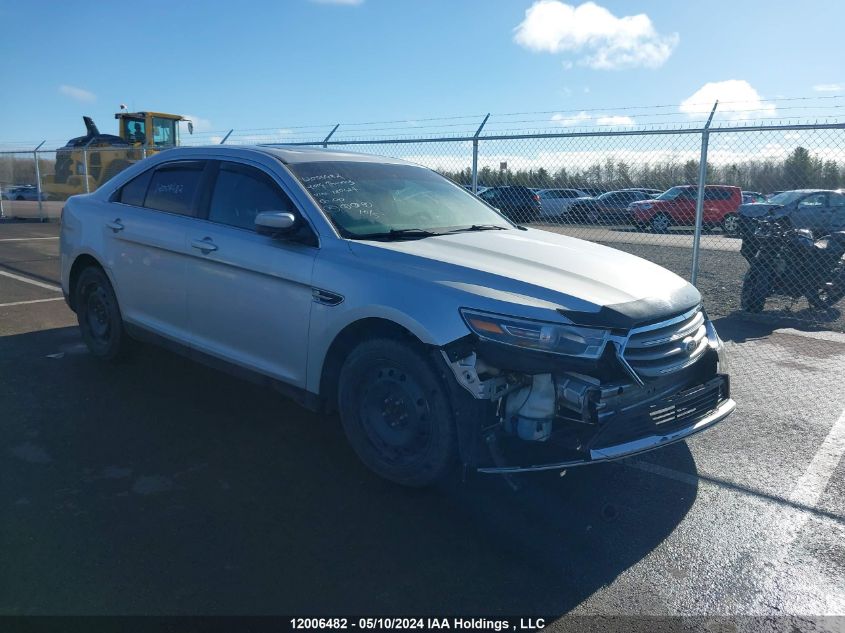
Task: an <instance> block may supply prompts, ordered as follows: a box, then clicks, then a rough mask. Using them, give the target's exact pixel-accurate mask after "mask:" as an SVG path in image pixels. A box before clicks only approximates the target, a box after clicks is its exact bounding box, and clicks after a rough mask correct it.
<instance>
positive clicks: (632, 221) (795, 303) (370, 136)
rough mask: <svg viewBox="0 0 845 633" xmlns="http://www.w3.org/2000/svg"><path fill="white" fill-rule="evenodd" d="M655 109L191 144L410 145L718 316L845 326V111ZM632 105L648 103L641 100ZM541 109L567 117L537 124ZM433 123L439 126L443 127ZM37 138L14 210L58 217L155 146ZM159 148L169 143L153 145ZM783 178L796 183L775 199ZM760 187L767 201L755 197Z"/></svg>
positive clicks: (19, 163)
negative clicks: (768, 243) (703, 115)
mask: <svg viewBox="0 0 845 633" xmlns="http://www.w3.org/2000/svg"><path fill="white" fill-rule="evenodd" d="M819 99H824V101H822V103H824V104H828V106H829V107H827V109H820V110H818V111H819V112H826V113H828V114H830V113H833V112H836V113H838V112H841V106H842V103H841V101H840V100H838V99H836V98H833V97H823V98H819ZM778 103H779V104H780V108H779V111H780V112H781V113H787V112H788V113H793V112H799V111H800V110H801V108H802V107H803V106H800V105H798V104H800V103H803V102H801V101H798V100H781V101H779V102H778ZM790 104H792V105H790ZM735 105H736V104H735ZM669 107H670V106H666V109H667V110H668V108H669ZM656 108H658V106H652V110H651V111H650V112H646V113H644V114H637V116H636V119H637V120H638V121H635V124H634V125H630V124H627V123H624V124H623V122H622V120H621V119H616V120H615V121H612V122H611V121H608V122H607V123H615V124H608V125H598V124H597V123H598V117H596V116H595V112H598V110H596V111H593V113H592V114H591V115H590V116H591V119H590V125H582V126H578V125H576V124H575V123H577V122H573V123H572V124H571V125H570V122H569V121H567V122H566V124H561V123H560V121H559V120H552V118H551V117H554V116H555V115H556V114H561V116H565V115H567V114H571V113H572V112H582V110H576V111H566V110H557V111H545V112H535V113H530V112H529V113H501V114H498V115H490V116H489V118H485V117H486V115H484V116H478V115H460V116H454V117H426V118H424V119H419V120H418V121H417V123H416V124H415V126H413V127H412V129H411V131H410V132H408V133H402V134H400V133H397V134H390V135H388V134H386V133H388V132H397V131H403V130H404V131H407V129H408V128H404V127H402V126H401V125H397V124H401V123H405V122H406V121H404V120H393V121H382V122H359V123H350V124H346V128H345V129H344V126H339V125H338V124H331V125H328V124H327V125H302V126H280V127H271V128H249V129H244V130H237V131H236V130H220V131H217V132H215V131H203V132H201V133H198V134H196V135H194V136H193V137H188V138H186V139H185V140H186V141H189V143H190V144H191V145H194V144H201V143H206V144H218V143H220V142H224V141H225V143H226V144H273V143H282V144H293V145H311V146H327V147H331V148H333V149H337V150H349V151H358V152H361V151H363V152H369V153H374V154H383V155H388V156H392V157H395V158H400V159H404V160H408V161H410V162H413V163H417V164H420V165H423V166H426V167H429V168H432V169H435V170H437V171H439V172H440V173H442V174H443V175H445V176H447V177H448V178H450V179H452V180H453V181H454V182H456V183H458V184H460V185H461V186H464V187H466V188H468V189H472V188H473V185H474V186H475V187H477V188H478V193H479V195H480V196H481V197H482V198H483V199H485V200H486V202H488V203H489V204H491V205H492V206H495V207H497V208H500V209H501V210H502V212H503V213H505V214H506V215H511V216H512V217H513V218H514V219H515V220H516V221H519V222H523V223H526V224H531V225H533V226H535V227H538V228H542V229H543V230H547V231H553V232H558V233H563V234H566V235H570V236H573V237H580V238H583V239H589V240H592V241H596V242H600V243H603V244H607V245H609V246H612V247H614V248H617V249H621V250H626V251H628V252H631V253H634V254H637V255H639V256H641V257H645V258H647V259H650V260H652V261H655V262H656V263H658V264H660V265H662V266H665V267H667V268H669V269H671V270H674V271H675V272H677V273H678V274H680V275H682V276H684V277H686V278H694V279H695V281H696V283H697V285H698V287H699V289H700V290H701V292H702V294H703V295H704V298H705V303H706V305H707V306H708V310H709V311H710V313H711V314H712V315H714V316H722V315H729V314H732V313H733V312H735V311H744V312H745V313H746V314H747V313H757V314H759V313H763V314H769V315H772V314H774V315H776V316H778V317H779V318H784V317H786V318H789V319H792V320H793V321H794V322H796V323H798V324H802V325H803V326H819V327H825V328H828V329H838V330H843V331H845V318H843V316H842V311H843V309H845V305H843V302H842V298H841V297H840V298H837V297H836V293H837V292H839V290H838V287H834V286H831V285H830V284H831V283H832V281H831V280H835V279H837V277H836V275H838V274H841V275H842V279H843V281H842V283H843V284H845V272H842V271H841V269H842V266H843V263H842V262H841V261H840V260H841V258H840V260H837V261H839V263H836V261H833V260H832V259H826V257H828V255H830V254H832V253H835V252H836V250H835V249H836V246H835V244H834V242H835V239H834V238H825V235H833V234H835V233H836V231H837V230H838V229H840V228H841V229H845V193H843V191H842V189H843V188H845V121H843V120H842V118H841V116H839V117H836V116H832V117H827V118H826V120H824V121H821V122H819V121H817V120H813V119H811V120H807V119H805V118H801V117H786V118H785V117H776V116H773V117H768V116H759V117H757V120H750V119H748V118H744V117H745V116H746V115H748V114H750V113H751V111H750V110H748V109H745V110H744V109H739V110H734V111H732V112H729V113H728V115H727V117H723V118H722V119H718V118H717V119H716V120H715V121H716V122H715V123H714V124H712V126H711V127H709V129H708V128H707V127H706V124H705V123H706V122H705V121H703V120H697V119H690V120H684V121H681V122H679V121H676V120H666V119H661V118H660V117H659V116H658V114H659V112H656ZM608 111H609V109H602V110H601V112H602V113H606V112H608ZM624 111H625V112H628V113H638V112H639V111H638V110H636V108H635V107H631V108H629V109H627V110H624ZM805 111H806V110H805ZM583 112H587V111H583ZM616 112H617V113H619V112H623V110H622V109H616ZM755 112H756V110H755ZM541 115H542V118H541ZM672 116H673V117H675V116H677V114H673V115H672ZM496 117H498V120H497V119H496ZM731 117H737V118H731ZM631 118H632V120H633V118H634V117H633V116H632V117H631ZM482 121H483V123H482ZM644 121H648V124H647V125H644V124H643V122H644ZM541 122H542V123H545V122H549V123H551V124H554V125H552V126H551V127H549V128H548V129H544V130H530V129H526V128H525V127H524V126H527V125H529V124H531V123H541ZM428 125H431V126H437V127H438V129H437V130H436V131H433V132H432V131H430V130H431V129H433V128H429V127H427V126H428ZM508 126H511V127H508ZM35 145H37V144H33V146H32V147H29V148H26V149H25V150H23V151H21V150H15V151H10V150H5V151H4V152H2V153H0V217H10V216H14V215H19V216H21V215H22V216H26V215H27V214H28V215H29V216H30V217H37V218H42V219H49V218H54V217H56V216H58V213H59V212H60V209H61V205H62V204H63V202H64V200H65V199H66V198H67V197H68V196H69V195H72V194H74V193H84V192H86V191H93V190H95V189H96V188H97V187H99V186H101V185H102V184H103V183H104V182H107V181H108V179H109V178H111V177H112V176H113V175H114V174H115V173H118V172H119V171H120V170H121V169H122V168H125V167H126V166H129V165H131V164H134V163H135V162H137V161H138V160H141V159H142V158H143V155H144V153H145V152H146V151H147V150H144V151H143V152H142V151H141V150H140V149H139V148H134V147H130V148H125V147H124V148H91V149H90V150H84V151H81V150H79V149H69V148H61V147H55V146H54V147H50V143H48V142H45V143H43V144H42V148H41V149H39V150H38V151H37V152H36V151H33V150H34V147H35ZM46 148H49V149H46ZM158 149H166V148H151V149H150V151H151V152H152V151H158ZM702 154H703V155H704V168H703V169H702ZM27 185H29V186H27ZM485 188H490V189H489V191H490V192H491V193H487V192H486V191H484V189H485ZM801 190H814V191H801ZM781 191H785V192H787V193H788V194H789V195H788V196H787V198H784V199H778V198H775V199H774V200H775V201H776V202H775V203H770V202H768V201H767V200H766V198H765V196H767V195H771V194H777V192H781ZM789 192H792V193H789ZM795 192H798V193H795ZM790 196H791V198H790ZM744 197H745V198H746V199H744ZM754 201H757V202H758V204H759V205H760V206H758V207H754V206H753V204H751V205H749V204H748V203H751V202H754ZM743 202H745V203H746V204H745V205H743ZM782 202H783V204H781V203H782ZM840 203H841V204H840ZM777 209H787V210H788V211H789V213H788V214H787V213H786V211H784V212H779V213H781V215H789V214H791V220H790V221H792V222H793V224H794V226H793V227H792V228H793V229H794V231H797V233H794V235H793V236H792V238H790V239H794V240H800V239H803V240H805V242H806V240H809V243H810V244H811V245H812V248H810V247H807V249H806V250H805V251H804V252H805V254H808V255H807V258H806V260H804V261H800V262H797V263H795V262H792V263H789V264H788V265H787V269H786V270H785V271H781V272H778V271H777V269H776V268H774V265H775V264H772V265H771V266H770V267H769V268H764V269H761V268H759V266H762V264H759V262H758V260H757V259H755V258H756V257H760V258H761V259H760V260H759V261H763V259H765V258H769V259H772V258H774V259H777V257H775V255H772V252H774V251H772V252H769V253H768V254H767V255H765V256H763V255H758V254H754V255H753V257H751V256H749V252H748V248H751V247H749V246H748V245H749V244H755V243H756V244H757V247H759V246H760V244H761V243H762V242H759V240H758V242H755V241H754V240H755V239H756V238H755V237H754V235H752V234H750V233H749V231H750V230H751V229H749V227H750V226H752V225H754V223H755V222H757V221H758V220H760V219H761V218H763V219H765V220H766V221H769V219H770V216H772V215H773V214H772V213H770V212H771V211H773V210H777ZM758 212H761V213H762V214H763V215H761V216H760V217H759V218H758V217H756V216H754V215H753V214H754V213H758ZM757 223H758V224H759V222H757ZM770 228H771V230H772V231H775V230H776V229H777V227H770ZM777 230H780V229H777ZM801 231H806V232H807V234H804V233H800V232H801ZM802 236H803V237H802ZM781 237H783V236H781ZM774 239H775V238H774V237H773V238H772V240H774ZM783 239H786V238H785V237H783ZM825 239H827V242H825V241H824V240H825ZM773 243H774V242H773ZM831 244H833V246H831ZM757 247H755V248H757ZM783 248H784V249H785V250H783V251H782V252H783V253H786V252H787V251H788V249H787V248H786V247H785V246H784V247H783ZM790 248H791V247H790ZM743 249H745V250H743ZM813 249H815V250H813ZM695 252H697V253H698V255H696V256H693V254H694V253H695ZM759 252H763V251H761V250H760V248H757V250H756V251H754V253H759ZM778 252H781V251H778ZM789 252H792V251H789ZM795 252H799V251H795ZM824 253H827V254H828V255H825V254H824ZM809 254H811V255H809ZM778 257H781V259H780V260H777V262H775V263H776V264H777V265H783V264H784V261H783V257H785V255H783V256H780V255H779V256H778ZM830 257H832V255H830ZM755 262H757V264H755ZM770 263H771V262H770ZM755 265H757V266H758V267H757V268H755ZM837 266H839V269H837V268H836V267H837ZM755 270H756V271H757V272H754V271H755ZM759 270H765V271H766V273H765V275H763V276H762V277H761V275H762V273H760V272H759ZM837 270H839V271H840V272H837ZM761 279H763V281H761ZM764 282H765V283H764ZM826 284H827V285H826ZM749 288H750V289H749ZM843 294H845V291H843ZM761 297H762V299H761ZM828 304H829V305H828Z"/></svg>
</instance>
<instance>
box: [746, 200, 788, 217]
mask: <svg viewBox="0 0 845 633" xmlns="http://www.w3.org/2000/svg"><path fill="white" fill-rule="evenodd" d="M782 208H783V205H780V204H770V203H768V202H751V203H748V204H743V205H741V206H740V207H739V214H740V215H742V216H744V217H747V218H760V217H763V216H764V215H767V214H768V213H769V212H770V211H774V210H775V209H782Z"/></svg>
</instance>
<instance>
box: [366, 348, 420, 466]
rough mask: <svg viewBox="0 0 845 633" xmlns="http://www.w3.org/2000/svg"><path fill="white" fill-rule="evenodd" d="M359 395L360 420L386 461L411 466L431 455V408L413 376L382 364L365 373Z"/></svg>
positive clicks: (372, 444)
mask: <svg viewBox="0 0 845 633" xmlns="http://www.w3.org/2000/svg"><path fill="white" fill-rule="evenodd" d="M357 392H358V395H357V405H358V406H357V407H356V409H357V413H358V419H359V421H360V424H361V427H362V428H363V430H364V433H365V434H366V437H367V439H368V441H369V443H370V445H371V446H372V447H373V448H374V449H375V450H376V452H377V453H378V456H379V458H380V459H381V460H382V461H384V462H387V463H390V464H394V465H408V464H411V463H414V462H416V461H418V460H419V459H420V458H421V457H422V456H423V455H424V454H425V453H426V452H427V451H428V448H429V447H430V445H431V441H432V437H433V425H432V411H431V405H430V403H429V401H428V398H427V397H426V394H425V390H424V389H423V387H422V386H421V385H420V384H419V382H417V380H416V379H415V378H414V377H413V376H412V375H411V374H410V373H408V372H406V371H405V370H403V369H401V368H399V367H397V366H395V365H392V364H388V363H380V364H378V365H376V366H374V367H372V368H371V369H369V370H368V371H366V372H364V375H363V378H362V380H361V382H360V383H359V385H358V389H357Z"/></svg>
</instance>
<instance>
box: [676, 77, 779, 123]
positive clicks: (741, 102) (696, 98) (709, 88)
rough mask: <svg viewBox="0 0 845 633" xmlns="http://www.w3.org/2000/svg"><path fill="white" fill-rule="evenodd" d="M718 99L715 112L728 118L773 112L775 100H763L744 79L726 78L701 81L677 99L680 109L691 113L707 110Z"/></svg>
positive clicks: (707, 112)
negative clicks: (724, 79)
mask: <svg viewBox="0 0 845 633" xmlns="http://www.w3.org/2000/svg"><path fill="white" fill-rule="evenodd" d="M716 101H718V102H719V107H718V108H716V112H717V113H718V114H721V115H726V116H727V117H728V118H729V119H733V120H741V119H751V118H754V117H760V116H765V115H768V116H771V115H773V114H775V110H776V108H775V104H774V103H767V102H764V101H763V98H762V97H761V96H760V94H759V93H758V92H757V91H756V90H755V89H754V88H753V87H752V86H751V84H750V83H748V82H747V81H745V80H742V79H729V80H727V81H713V82H710V83H706V84H704V85H703V86H702V87H701V88H699V89H698V90H696V91H695V92H694V93H693V94H691V95H690V96H689V97H687V98H686V99H684V100H683V101H682V102H681V106H680V110H681V112H683V113H685V114H688V115H689V116H691V117H701V116H702V115H708V114H710V110H712V109H713V104H714V103H715V102H716Z"/></svg>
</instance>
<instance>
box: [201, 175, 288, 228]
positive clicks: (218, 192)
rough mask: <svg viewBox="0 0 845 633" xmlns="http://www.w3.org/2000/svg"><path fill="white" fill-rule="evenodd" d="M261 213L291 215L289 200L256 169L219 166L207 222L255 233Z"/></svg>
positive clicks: (266, 176) (273, 183)
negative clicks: (256, 220) (257, 218)
mask: <svg viewBox="0 0 845 633" xmlns="http://www.w3.org/2000/svg"><path fill="white" fill-rule="evenodd" d="M262 211H281V212H287V211H289V212H295V207H294V205H293V202H292V201H291V199H290V198H288V196H287V195H286V194H285V193H284V192H283V191H282V190H281V189H280V188H279V186H278V185H277V184H276V183H275V182H273V179H272V178H270V176H269V175H268V174H266V173H264V172H263V171H261V170H260V169H256V168H255V167H250V166H248V165H241V164H239V163H230V162H225V161H224V162H221V163H220V169H219V171H218V172H217V178H216V179H215V182H214V190H213V193H212V195H211V203H210V205H209V208H208V219H209V220H210V221H211V222H217V223H219V224H226V225H228V226H234V227H237V228H240V229H248V230H250V231H252V230H254V229H255V216H256V215H258V214H259V213H261V212H262Z"/></svg>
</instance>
